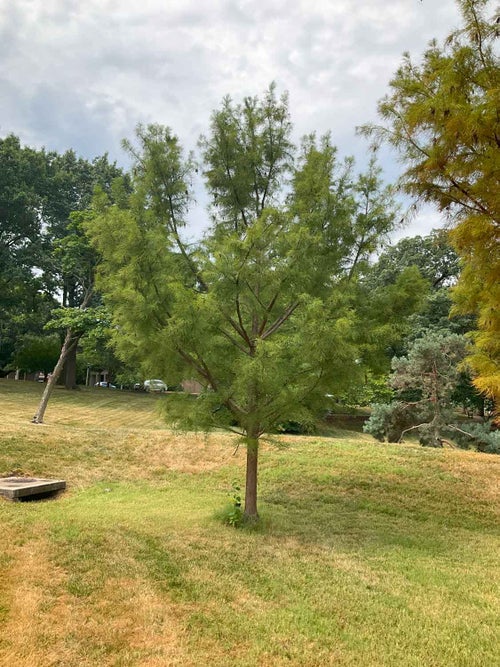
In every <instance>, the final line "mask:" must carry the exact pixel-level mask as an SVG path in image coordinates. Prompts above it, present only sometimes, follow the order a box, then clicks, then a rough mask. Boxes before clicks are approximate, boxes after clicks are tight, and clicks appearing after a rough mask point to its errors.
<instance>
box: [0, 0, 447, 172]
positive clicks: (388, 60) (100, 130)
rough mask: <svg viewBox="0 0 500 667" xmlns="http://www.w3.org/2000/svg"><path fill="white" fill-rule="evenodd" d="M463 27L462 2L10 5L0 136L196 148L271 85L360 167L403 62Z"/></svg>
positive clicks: (388, 161) (80, 148)
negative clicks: (367, 136) (230, 101)
mask: <svg viewBox="0 0 500 667" xmlns="http://www.w3.org/2000/svg"><path fill="white" fill-rule="evenodd" d="M457 23H458V11H457V8H456V3H455V2H454V0H440V2H439V3H436V2H435V1H434V0H422V1H419V0H390V1H389V2H387V1H386V0H359V1H358V2H352V0H316V2H314V3H311V2H310V0H267V2H265V3H264V2H256V1H255V0H205V1H204V2H200V1H199V0H196V1H195V0H168V1H167V2H165V0H142V1H141V2H139V3H138V2H135V0H121V1H118V0H87V1H86V2H81V1H80V0H16V1H15V2H8V1H7V0H4V1H3V2H1V3H0V96H1V99H2V106H1V107H0V135H5V134H6V133H8V132H14V133H15V134H18V135H19V136H20V137H21V140H22V141H24V142H26V143H29V144H33V145H38V146H40V145H45V146H47V148H54V149H57V150H64V149H66V148H70V147H72V148H74V149H75V150H77V152H79V153H81V154H83V155H84V156H86V157H93V156H94V155H96V154H100V153H103V152H106V151H107V152H109V153H110V155H111V156H112V157H113V158H118V159H120V160H122V161H124V157H122V154H121V151H120V147H119V146H120V140H121V139H122V138H123V137H124V136H130V135H131V134H132V132H133V128H134V126H135V125H136V124H137V123H138V122H150V121H155V122H160V123H164V124H167V125H169V126H171V127H172V128H173V130H174V131H175V132H176V133H177V134H178V135H179V136H180V137H181V139H182V141H183V142H184V143H185V145H186V146H187V147H188V148H193V147H194V146H195V144H196V140H197V137H198V136H199V134H200V132H202V131H204V130H205V129H206V128H207V126H208V122H209V116H210V112H211V110H212V109H213V108H215V107H216V106H218V104H219V102H220V100H221V98H222V97H223V96H224V95H225V94H227V93H230V94H231V95H232V96H233V97H234V98H236V99H237V98H239V97H241V96H242V95H247V94H251V95H254V94H260V93H262V91H263V90H264V89H265V88H266V87H267V86H268V85H269V83H270V82H271V81H273V80H274V81H276V82H277V84H278V87H279V89H280V90H288V91H289V93H290V106H291V112H292V118H293V121H294V123H295V127H296V136H297V137H298V136H300V135H302V134H304V133H307V132H311V131H313V130H316V131H317V132H318V133H320V134H321V133H324V132H326V131H329V130H331V131H332V136H333V140H334V142H335V143H337V144H338V145H339V148H340V150H341V152H342V153H344V154H354V155H355V156H356V158H357V160H358V161H362V160H363V158H364V154H365V153H366V144H365V143H364V141H363V140H361V139H359V138H357V137H355V134H354V128H355V126H356V125H359V124H361V123H363V122H366V121H368V120H373V119H374V118H375V117H376V103H377V100H378V99H380V97H382V95H383V94H384V92H385V91H386V90H387V84H388V81H389V79H390V77H391V75H392V73H393V72H394V71H395V69H396V67H397V65H398V64H399V62H400V60H401V54H402V53H403V51H405V50H409V51H410V52H411V53H413V54H415V56H418V55H419V54H420V53H422V51H423V50H424V49H425V47H426V45H427V43H428V41H429V40H430V39H431V38H433V37H438V38H442V37H443V36H444V35H446V34H447V33H449V32H450V30H451V29H452V28H453V27H455V26H456V25H457ZM383 157H384V167H385V168H386V171H387V173H388V174H389V176H390V177H391V178H392V177H394V176H395V174H396V173H397V167H396V163H395V160H394V156H392V157H390V154H389V153H388V152H384V153H383Z"/></svg>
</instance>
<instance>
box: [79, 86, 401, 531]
mask: <svg viewBox="0 0 500 667" xmlns="http://www.w3.org/2000/svg"><path fill="white" fill-rule="evenodd" d="M125 146H126V148H127V149H128V150H129V151H130V152H131V153H132V155H133V157H134V161H135V162H134V169H133V174H134V178H133V193H132V194H131V195H130V196H129V197H125V198H124V199H123V200H122V201H121V202H119V203H115V204H111V203H110V202H106V201H105V200H104V199H103V198H100V199H99V200H96V202H95V205H94V215H93V216H91V217H90V218H89V220H88V221H87V229H88V232H89V234H90V235H91V237H92V238H93V240H94V243H95V244H96V247H97V249H98V251H99V252H100V253H101V254H102V256H103V262H102V264H101V265H100V280H99V285H100V288H101V289H102V291H103V293H104V295H105V300H106V303H107V304H108V305H109V307H110V309H111V311H112V312H113V318H114V324H115V344H116V349H117V351H118V354H119V355H121V356H122V358H129V359H130V358H131V357H132V358H135V359H138V360H143V361H145V363H146V366H147V367H148V368H149V369H150V370H151V371H154V372H155V374H156V373H158V374H159V373H160V372H161V373H162V374H164V375H165V376H166V377H167V378H168V382H169V384H170V383H178V382H179V381H180V380H182V379H187V378H190V377H193V378H196V379H197V380H199V381H200V382H201V384H202V386H203V387H204V391H203V393H202V395H201V396H200V397H199V398H198V400H196V401H192V400H190V399H188V398H186V397H182V396H178V397H177V400H173V399H171V400H170V401H167V412H168V416H169V418H170V419H171V420H176V421H177V422H178V423H182V424H184V425H189V426H198V427H200V426H201V427H204V428H214V427H225V428H229V429H232V430H235V431H236V432H238V433H240V434H241V435H242V437H243V439H244V442H245V444H246V446H247V473H246V474H247V477H246V494H245V515H246V516H247V517H250V518H255V517H256V516H257V461H258V449H259V439H260V438H261V437H262V436H263V435H264V434H268V433H270V432H272V431H273V429H275V428H276V427H277V426H278V425H279V424H280V423H282V422H283V421H284V420H288V419H308V418H311V415H313V414H314V409H315V408H317V406H318V405H319V404H321V403H322V401H323V400H324V395H325V392H327V391H332V390H334V389H340V388H342V387H345V386H347V385H348V384H349V382H350V381H351V380H352V378H353V377H354V376H356V375H357V374H359V373H360V359H359V357H358V352H359V346H358V345H357V342H356V335H355V332H354V328H355V322H356V292H355V290H354V289H353V288H354V285H355V283H356V280H357V276H358V267H360V266H362V265H363V262H366V261H367V259H368V257H369V255H370V253H372V252H373V251H374V250H375V249H376V248H377V246H378V244H379V243H380V240H381V238H382V237H384V235H385V234H386V233H387V232H388V231H389V230H390V229H391V228H392V226H393V224H394V219H395V212H394V205H393V203H392V199H391V191H390V190H389V189H387V188H384V187H383V185H382V184H381V181H380V177H379V173H378V169H377V167H376V166H375V164H374V163H372V164H370V166H369V168H368V171H367V173H366V174H362V175H360V176H356V175H355V174H354V172H353V164H352V161H349V160H348V161H341V160H339V159H338V157H337V154H336V149H335V148H334V146H333V145H332V144H331V141H330V139H329V137H324V138H322V139H319V140H318V139H317V138H316V137H315V136H310V137H307V138H306V139H304V141H303V143H302V146H301V147H300V149H298V150H297V149H296V148H295V147H294V146H293V144H292V141H291V122H290V118H289V113H288V104H287V99H286V96H283V97H281V98H278V97H277V95H276V93H275V90H274V88H273V87H271V88H270V89H269V90H268V92H267V93H266V94H265V95H264V96H263V97H262V98H246V99H244V100H243V102H242V103H240V104H235V103H234V102H233V101H232V100H231V99H230V98H225V99H224V100H223V103H222V105H221V108H220V109H218V110H216V111H215V112H214V113H213V114H212V118H211V124H210V133H209V134H208V135H207V136H206V137H202V139H201V140H200V143H199V146H200V151H201V168H202V170H203V173H204V176H205V180H206V184H207V189H208V192H209V195H210V198H211V207H210V215H211V221H212V223H211V226H210V229H209V231H208V232H207V234H206V237H205V238H204V239H203V241H202V242H200V243H199V244H196V245H195V246H189V245H187V244H186V243H185V242H184V241H183V239H182V228H183V225H184V223H185V217H186V213H187V210H188V206H189V204H190V201H191V199H192V193H191V176H192V172H193V169H195V168H197V167H196V165H195V162H194V158H193V156H187V157H186V156H184V154H183V151H182V149H181V146H180V144H179V141H178V139H177V138H176V137H175V135H173V133H172V132H171V130H169V129H168V128H165V127H162V126H159V125H151V126H148V127H139V128H138V131H137V136H136V143H135V144H133V143H131V142H126V144H125ZM366 326H368V323H366Z"/></svg>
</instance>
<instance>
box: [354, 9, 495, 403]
mask: <svg viewBox="0 0 500 667" xmlns="http://www.w3.org/2000/svg"><path fill="white" fill-rule="evenodd" d="M458 4H459V7H460V9H461V12H462V17H463V27H462V28H461V29H459V30H456V31H454V32H453V33H451V34H450V35H449V37H448V38H447V40H446V42H445V44H444V46H443V47H440V46H438V44H437V43H436V42H431V44H430V46H429V48H428V49H427V50H426V51H425V53H424V54H423V58H422V61H421V63H419V64H416V63H415V62H413V61H412V59H411V57H410V55H409V54H406V55H405V56H404V60H403V63H402V65H401V66H400V68H399V69H398V71H397V72H396V74H395V76H394V78H393V79H392V81H391V82H390V86H391V92H390V94H389V95H387V96H386V97H385V98H384V99H383V100H382V101H381V102H380V104H379V113H380V115H381V117H382V119H383V120H384V121H385V125H384V126H381V127H380V126H379V127H376V126H373V125H372V126H366V127H365V128H363V131H364V132H365V133H367V134H371V135H372V136H375V137H376V139H377V140H385V141H388V142H389V143H390V144H392V145H393V146H394V147H395V148H396V149H397V150H398V151H399V152H400V154H401V156H402V158H403V160H404V162H405V164H406V171H405V172H404V174H403V176H402V177H401V180H400V183H401V186H402V187H403V188H404V190H405V191H406V192H408V193H409V194H411V195H414V196H415V197H416V198H417V199H420V200H424V201H429V202H433V203H435V204H437V206H438V207H439V209H440V210H442V211H443V212H445V213H446V215H447V216H448V217H449V218H450V220H451V221H452V222H453V229H452V232H451V240H452V242H453V245H454V247H455V249H456V250H457V252H458V254H459V255H460V257H461V259H462V262H463V271H462V273H461V276H460V280H459V282H458V285H457V287H456V288H455V289H454V292H453V293H454V300H455V304H456V311H457V312H459V313H465V314H467V313H471V314H474V315H476V316H477V318H478V320H477V321H478V332H477V333H475V334H474V335H473V336H471V338H472V340H473V341H474V348H473V351H472V354H470V356H469V363H470V365H471V366H472V367H473V369H474V371H475V373H476V377H475V379H474V382H475V384H476V386H477V387H478V388H479V389H480V390H481V391H484V392H487V393H488V394H489V395H490V396H491V397H492V398H494V400H498V397H499V396H500V361H499V360H500V342H499V341H500V310H499V309H498V307H497V306H498V303H499V300H500V299H499V297H500V292H499V290H500V287H499V285H500V280H499V278H500V253H499V252H498V220H499V219H500V208H499V206H500V203H499V202H500V200H499V197H498V187H497V184H498V182H499V180H500V157H499V156H500V152H499V150H498V149H499V145H500V143H499V133H498V106H499V104H498V90H499V87H500V68H499V67H498V53H497V51H496V50H495V40H496V38H497V37H498V11H497V10H496V8H495V6H494V3H493V2H492V1H491V0H459V2H458Z"/></svg>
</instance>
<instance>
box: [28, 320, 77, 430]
mask: <svg viewBox="0 0 500 667" xmlns="http://www.w3.org/2000/svg"><path fill="white" fill-rule="evenodd" d="M76 342H77V339H76V340H75V339H73V333H72V331H71V329H68V330H67V331H66V336H65V338H64V343H63V346H62V348H61V354H60V355H59V359H58V360H57V364H56V366H55V368H54V371H53V372H52V375H51V377H50V378H49V381H48V382H47V384H46V385H45V389H44V391H43V394H42V398H41V400H40V404H39V406H38V410H37V411H36V413H35V416H34V417H33V419H32V420H31V421H32V422H33V424H43V417H44V414H45V410H46V409H47V404H48V402H49V398H50V395H51V394H52V390H53V388H54V386H55V385H56V383H57V380H58V378H59V376H60V374H61V371H62V368H63V366H64V362H65V361H66V357H67V356H68V352H69V351H70V350H71V348H72V346H73V345H76Z"/></svg>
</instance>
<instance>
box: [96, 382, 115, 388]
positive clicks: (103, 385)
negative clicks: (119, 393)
mask: <svg viewBox="0 0 500 667" xmlns="http://www.w3.org/2000/svg"><path fill="white" fill-rule="evenodd" d="M94 387H103V388H104V389H116V386H115V385H114V384H111V382H96V383H95V385H94Z"/></svg>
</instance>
